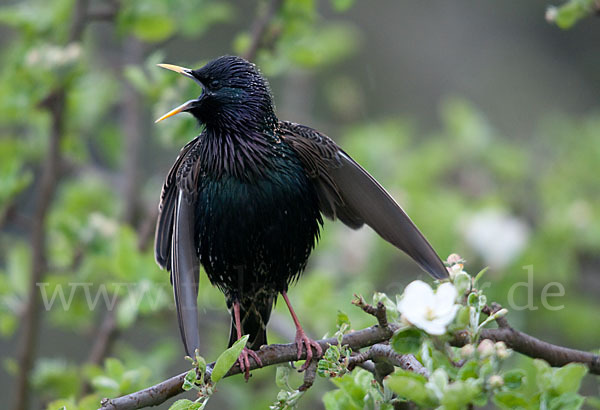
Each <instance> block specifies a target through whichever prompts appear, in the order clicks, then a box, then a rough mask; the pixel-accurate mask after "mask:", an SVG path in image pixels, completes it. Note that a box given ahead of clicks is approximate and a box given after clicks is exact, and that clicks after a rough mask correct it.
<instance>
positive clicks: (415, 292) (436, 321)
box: [398, 280, 460, 335]
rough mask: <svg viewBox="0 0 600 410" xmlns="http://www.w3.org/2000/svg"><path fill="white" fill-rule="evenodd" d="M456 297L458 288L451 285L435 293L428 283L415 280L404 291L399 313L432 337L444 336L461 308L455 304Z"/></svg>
mask: <svg viewBox="0 0 600 410" xmlns="http://www.w3.org/2000/svg"><path fill="white" fill-rule="evenodd" d="M456 297H457V291H456V288H455V287H454V285H452V284H451V283H443V284H441V285H440V286H439V287H438V289H437V292H435V293H434V291H433V289H432V288H431V286H429V285H428V284H427V283H425V282H423V281H420V280H415V281H414V282H411V283H409V284H408V286H407V287H406V288H405V289H404V295H403V296H402V299H401V300H400V302H398V311H399V312H400V313H401V314H402V317H403V318H404V320H406V321H408V322H409V323H411V324H413V325H414V326H416V327H418V328H420V329H423V330H424V331H426V332H427V333H429V334H431V335H442V334H444V333H446V326H448V325H449V324H450V322H452V320H453V319H454V316H456V312H457V311H458V308H459V307H460V306H459V305H458V304H456V303H455V302H456Z"/></svg>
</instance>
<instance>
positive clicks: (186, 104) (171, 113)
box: [154, 100, 196, 124]
mask: <svg viewBox="0 0 600 410" xmlns="http://www.w3.org/2000/svg"><path fill="white" fill-rule="evenodd" d="M195 102H196V100H189V101H188V102H184V103H183V104H181V105H180V106H179V107H177V108H174V109H172V110H171V111H169V112H168V113H166V114H165V115H163V116H162V117H160V118H159V119H158V120H156V121H154V123H155V124H156V123H157V122H161V121H162V120H165V119H167V118H169V117H172V116H174V115H175V114H179V113H180V112H182V111H185V110H187V109H188V108H190V107H191V106H192V105H193V104H194V103H195Z"/></svg>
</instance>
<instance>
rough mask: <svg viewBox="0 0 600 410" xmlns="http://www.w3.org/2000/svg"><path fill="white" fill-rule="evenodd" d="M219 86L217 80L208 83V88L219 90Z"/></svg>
mask: <svg viewBox="0 0 600 410" xmlns="http://www.w3.org/2000/svg"><path fill="white" fill-rule="evenodd" d="M220 85H221V83H220V82H219V80H212V81H211V82H210V88H219V86H220Z"/></svg>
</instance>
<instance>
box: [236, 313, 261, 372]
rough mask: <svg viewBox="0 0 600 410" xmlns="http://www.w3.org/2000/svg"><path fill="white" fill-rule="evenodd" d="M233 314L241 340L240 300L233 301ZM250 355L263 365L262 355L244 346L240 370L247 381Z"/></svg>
mask: <svg viewBox="0 0 600 410" xmlns="http://www.w3.org/2000/svg"><path fill="white" fill-rule="evenodd" d="M233 316H234V317H235V329H236V330H237V338H238V340H240V339H241V338H242V323H241V320H240V304H239V303H238V302H234V303H233ZM248 355H250V356H252V358H253V359H254V361H255V362H256V364H257V365H258V366H259V367H262V361H261V360H260V357H258V355H257V354H256V352H255V351H254V350H251V349H248V348H247V347H244V350H242V353H240V357H238V360H237V361H238V364H239V365H240V370H241V371H242V373H244V379H246V382H247V381H248V379H250V360H249V359H248Z"/></svg>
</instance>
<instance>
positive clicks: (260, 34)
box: [244, 0, 283, 61]
mask: <svg viewBox="0 0 600 410" xmlns="http://www.w3.org/2000/svg"><path fill="white" fill-rule="evenodd" d="M282 4H283V0H271V1H270V2H269V5H268V6H267V10H266V11H265V12H264V14H263V15H262V16H261V17H259V18H257V19H256V21H255V23H254V25H253V28H252V38H251V40H250V46H249V47H248V51H246V53H245V54H244V58H245V59H246V60H249V61H252V60H254V59H255V58H256V53H257V52H258V50H259V49H260V48H261V45H262V41H263V39H264V37H265V33H266V32H267V28H268V27H269V23H270V22H271V20H272V19H273V17H275V15H276V14H277V12H278V11H279V9H280V8H281V6H282Z"/></svg>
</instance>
